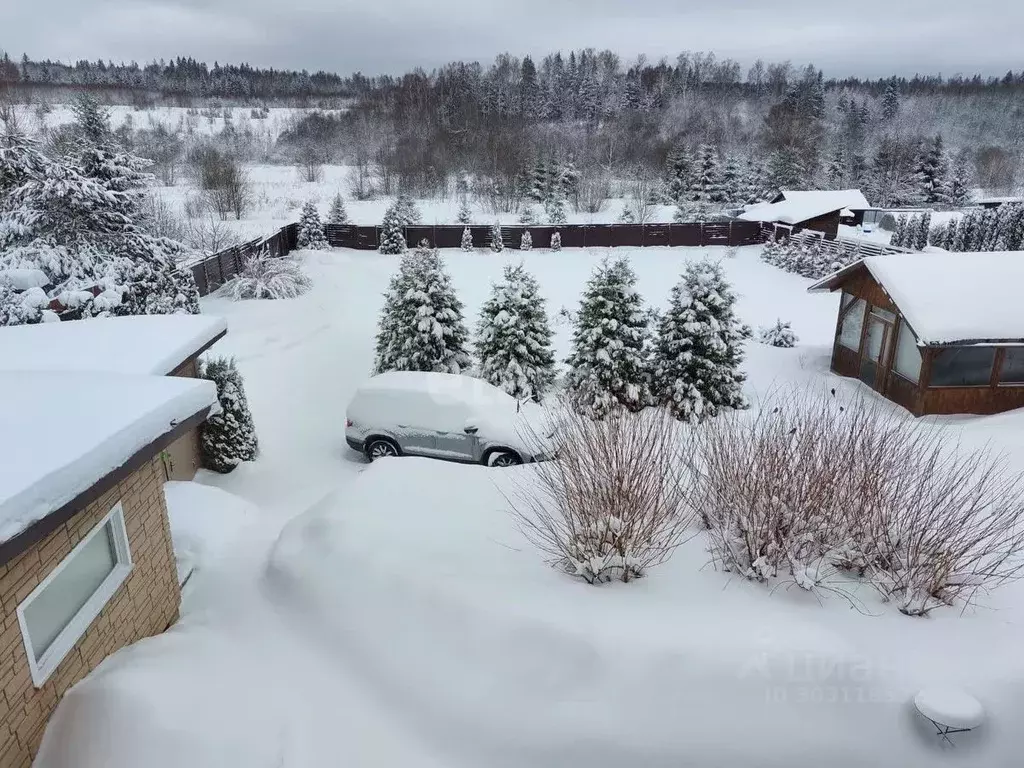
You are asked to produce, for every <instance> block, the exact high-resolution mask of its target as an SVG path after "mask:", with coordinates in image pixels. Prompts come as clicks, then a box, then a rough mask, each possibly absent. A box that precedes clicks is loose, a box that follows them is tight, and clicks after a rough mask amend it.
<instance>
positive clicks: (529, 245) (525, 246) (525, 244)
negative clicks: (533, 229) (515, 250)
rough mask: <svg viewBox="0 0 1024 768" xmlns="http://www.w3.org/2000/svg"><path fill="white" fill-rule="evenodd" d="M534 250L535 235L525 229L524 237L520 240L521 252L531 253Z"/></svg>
mask: <svg viewBox="0 0 1024 768" xmlns="http://www.w3.org/2000/svg"><path fill="white" fill-rule="evenodd" d="M532 249H533V235H531V234H530V230H528V229H524V230H523V236H522V237H521V238H520V239H519V250H520V251H529V250H532Z"/></svg>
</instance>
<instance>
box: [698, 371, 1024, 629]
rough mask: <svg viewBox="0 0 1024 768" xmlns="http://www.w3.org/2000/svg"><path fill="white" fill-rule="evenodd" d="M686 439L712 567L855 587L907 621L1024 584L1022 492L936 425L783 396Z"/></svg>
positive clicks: (816, 398)
mask: <svg viewBox="0 0 1024 768" xmlns="http://www.w3.org/2000/svg"><path fill="white" fill-rule="evenodd" d="M694 434H695V443H696V450H695V451H694V452H693V453H692V454H691V462H690V466H691V471H692V472H693V473H694V482H695V483H696V490H697V493H696V494H695V498H697V499H698V507H697V509H698V512H699V514H700V515H701V517H702V518H703V520H704V523H705V525H707V527H708V539H709V550H710V552H711V555H712V560H713V562H714V563H715V564H716V566H717V567H720V568H722V569H723V570H726V571H731V572H736V573H740V574H742V575H743V576H745V577H747V578H750V579H754V580H758V581H762V582H768V581H770V580H772V579H775V578H776V577H782V578H788V579H790V580H792V581H793V582H795V583H796V584H797V585H799V586H800V587H802V588H804V589H808V590H821V589H825V588H829V587H828V585H829V584H830V583H831V582H832V581H833V580H834V579H835V578H836V575H837V574H838V573H840V572H845V573H846V574H847V576H848V578H852V577H854V576H862V577H865V578H867V580H868V581H869V583H870V584H871V585H872V586H874V587H875V588H876V589H877V590H878V591H879V592H880V593H881V594H882V595H883V597H885V598H886V599H895V600H897V601H898V602H899V606H900V610H901V611H903V612H904V613H907V614H911V615H922V614H926V613H928V612H929V611H930V610H932V609H933V608H935V607H937V606H939V605H943V604H946V605H951V604H953V603H954V602H957V601H961V602H965V603H969V602H970V601H971V600H972V599H973V598H974V596H975V594H976V592H977V591H979V590H987V589H991V588H994V587H996V586H998V585H1000V584H1002V583H1004V582H1005V581H1007V580H1009V579H1015V578H1019V576H1020V575H1021V573H1022V568H1024V560H1022V557H1021V555H1022V553H1024V482H1022V479H1021V478H1020V477H1018V476H1016V475H1012V474H1009V473H1007V472H1006V470H1005V462H1004V461H1003V459H1002V458H1001V457H998V456H993V455H992V454H991V453H990V452H989V451H981V452H967V451H961V450H960V448H959V446H958V445H957V443H956V440H955V437H956V435H955V434H954V433H953V432H952V430H950V429H948V428H942V427H936V426H934V425H930V424H928V423H925V422H921V421H916V420H911V419H909V418H907V417H905V416H904V415H902V414H900V413H899V412H897V411H895V410H893V409H892V408H890V407H889V406H887V405H884V404H880V403H874V402H872V403H865V402H864V401H859V400H858V401H854V402H852V403H849V404H847V405H844V404H842V403H841V402H839V401H838V400H837V399H836V398H835V397H834V396H830V395H828V394H824V393H822V394H814V393H809V392H801V391H791V392H789V393H784V394H781V395H774V396H772V397H770V398H769V399H768V400H767V401H766V402H764V403H762V404H761V407H760V409H759V410H758V411H756V413H754V414H750V413H743V412H735V413H727V414H725V415H723V416H722V417H720V418H718V419H714V420H712V421H710V422H709V423H708V424H706V425H704V426H703V427H701V428H700V429H699V430H696V431H695V433H694Z"/></svg>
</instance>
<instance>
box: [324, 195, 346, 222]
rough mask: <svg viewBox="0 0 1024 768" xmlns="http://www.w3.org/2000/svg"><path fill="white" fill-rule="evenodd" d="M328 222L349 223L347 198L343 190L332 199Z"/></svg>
mask: <svg viewBox="0 0 1024 768" xmlns="http://www.w3.org/2000/svg"><path fill="white" fill-rule="evenodd" d="M327 223H328V224H348V211H347V210H345V198H343V197H342V196H341V192H339V193H338V194H336V195H335V196H334V199H333V200H331V210H330V211H329V212H328V214H327Z"/></svg>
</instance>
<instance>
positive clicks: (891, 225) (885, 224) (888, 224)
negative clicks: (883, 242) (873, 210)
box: [878, 213, 896, 232]
mask: <svg viewBox="0 0 1024 768" xmlns="http://www.w3.org/2000/svg"><path fill="white" fill-rule="evenodd" d="M878 228H879V229H884V230H885V231H886V232H895V231H896V217H895V216H893V215H892V214H891V213H887V214H885V215H883V216H882V220H881V221H880V222H878Z"/></svg>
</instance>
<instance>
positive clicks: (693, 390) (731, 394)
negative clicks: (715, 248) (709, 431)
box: [653, 260, 750, 421]
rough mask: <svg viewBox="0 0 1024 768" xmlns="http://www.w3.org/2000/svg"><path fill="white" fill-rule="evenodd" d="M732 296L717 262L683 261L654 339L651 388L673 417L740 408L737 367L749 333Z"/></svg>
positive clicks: (688, 417) (743, 403)
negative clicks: (677, 279) (680, 273)
mask: <svg viewBox="0 0 1024 768" xmlns="http://www.w3.org/2000/svg"><path fill="white" fill-rule="evenodd" d="M735 303H736V297H735V295H734V294H733V292H732V289H731V288H730V287H729V284H728V283H727V282H726V281H725V276H724V275H723V273H722V268H721V266H720V265H718V264H716V263H715V262H712V261H707V260H705V261H701V262H694V263H691V264H688V265H687V266H686V270H685V272H684V273H683V279H682V280H681V281H680V282H679V283H678V284H676V285H675V286H674V287H673V288H672V293H671V297H670V299H669V307H668V310H667V311H666V312H665V314H664V315H662V317H661V318H660V321H659V323H658V333H657V338H656V340H655V343H654V370H653V390H654V397H655V398H656V400H657V401H658V403H659V404H661V405H664V406H665V407H666V408H668V410H669V411H670V412H671V413H672V414H673V415H674V416H675V417H676V418H677V419H680V420H684V421H700V420H702V419H706V418H710V417H713V416H717V415H718V414H719V413H720V412H721V411H722V409H726V408H745V407H746V399H745V398H744V397H743V382H744V380H745V378H746V377H745V376H744V375H743V374H742V373H741V372H740V370H739V365H740V363H741V362H742V361H743V347H742V343H743V340H744V339H746V338H748V337H749V335H750V333H749V329H748V328H746V326H744V325H742V324H741V323H740V322H739V320H738V319H737V317H736V313H735Z"/></svg>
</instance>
